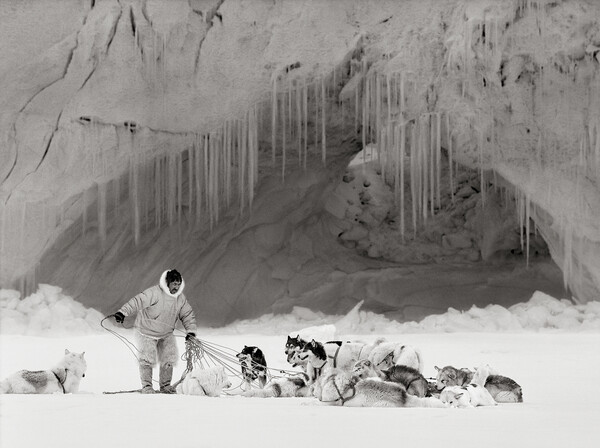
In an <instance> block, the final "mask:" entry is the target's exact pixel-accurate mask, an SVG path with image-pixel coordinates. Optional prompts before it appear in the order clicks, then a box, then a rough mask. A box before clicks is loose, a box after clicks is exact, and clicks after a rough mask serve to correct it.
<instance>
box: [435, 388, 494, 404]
mask: <svg viewBox="0 0 600 448" xmlns="http://www.w3.org/2000/svg"><path fill="white" fill-rule="evenodd" d="M440 400H441V401H442V403H445V404H447V405H448V406H450V407H453V408H473V407H476V406H496V405H497V404H498V403H496V401H495V400H494V398H493V397H492V396H491V395H490V393H489V392H488V390H487V389H486V388H485V387H482V386H479V385H478V384H469V385H467V386H448V387H445V388H444V390H443V391H442V392H441V393H440Z"/></svg>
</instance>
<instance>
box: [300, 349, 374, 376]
mask: <svg viewBox="0 0 600 448" xmlns="http://www.w3.org/2000/svg"><path fill="white" fill-rule="evenodd" d="M382 342H383V339H377V340H376V341H375V342H374V343H373V344H365V343H364V342H351V341H348V342H342V341H329V342H326V343H324V344H322V343H321V342H317V341H315V340H314V339H313V340H312V341H310V342H308V343H307V344H306V345H305V346H304V348H303V349H302V351H301V352H300V355H299V356H308V363H307V365H306V373H307V374H308V376H309V378H310V381H311V382H313V381H314V380H315V379H317V378H318V377H319V375H320V374H321V372H322V371H323V369H325V368H333V369H342V370H348V371H351V370H352V369H353V368H354V364H355V363H356V362H357V361H359V360H361V359H366V358H367V357H368V356H369V354H370V353H372V352H373V351H374V350H376V349H377V348H378V346H379V345H380V344H381V343H382Z"/></svg>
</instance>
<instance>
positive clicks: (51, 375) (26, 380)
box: [0, 350, 87, 394]
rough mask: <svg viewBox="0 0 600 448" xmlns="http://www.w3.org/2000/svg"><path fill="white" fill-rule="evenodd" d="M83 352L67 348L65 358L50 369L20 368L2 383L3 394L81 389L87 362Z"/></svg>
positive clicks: (68, 392) (66, 391)
mask: <svg viewBox="0 0 600 448" xmlns="http://www.w3.org/2000/svg"><path fill="white" fill-rule="evenodd" d="M84 354H85V352H83V353H72V352H70V351H69V350H65V356H64V358H63V359H62V360H61V361H60V362H59V363H58V364H57V365H56V366H55V367H54V368H53V369H50V370H37V371H31V370H19V371H18V372H15V373H13V374H12V375H10V376H9V377H8V378H6V379H5V380H3V381H2V382H1V383H0V393H3V394H55V393H59V394H70V393H76V392H77V391H78V390H79V383H80V382H81V378H83V377H84V376H85V372H86V370H87V363H86V361H85V358H84V357H83V355H84Z"/></svg>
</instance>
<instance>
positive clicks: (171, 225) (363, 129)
mask: <svg viewBox="0 0 600 448" xmlns="http://www.w3.org/2000/svg"><path fill="white" fill-rule="evenodd" d="M0 22H1V23H2V27H0V38H1V39H2V41H3V42H4V43H5V44H3V45H2V47H1V48H0V61H2V62H1V65H0V69H1V70H0V86H1V89H2V92H3V93H2V96H1V97H0V145H1V151H0V204H1V205H0V207H1V210H0V212H1V213H0V226H1V228H0V249H1V257H0V285H1V286H3V287H15V288H20V289H22V290H23V291H26V290H27V289H29V290H32V289H34V287H35V284H36V283H37V282H44V283H51V284H54V285H59V286H61V287H63V288H65V289H66V290H67V291H68V292H69V293H70V294H72V295H73V296H75V297H77V298H78V299H79V300H81V301H83V302H84V303H87V304H88V305H94V306H95V307H97V308H98V309H100V310H102V311H105V312H108V311H111V310H113V309H114V308H115V307H117V305H118V304H120V303H122V302H123V301H124V300H125V299H127V298H129V297H130V296H131V295H133V294H135V293H136V292H138V291H139V290H141V289H143V288H145V287H148V286H150V285H152V284H155V283H156V281H157V279H158V276H159V275H160V273H161V272H162V271H163V270H164V269H166V268H169V267H176V268H177V269H179V270H180V271H181V272H182V273H183V274H184V278H185V279H186V285H187V286H186V289H187V291H186V292H187V295H188V298H189V299H190V301H191V302H192V304H193V306H194V307H195V308H196V309H197V314H198V315H199V316H198V318H199V321H201V322H206V323H213V324H219V323H224V322H228V321H231V320H233V319H236V318H239V317H245V316H252V315H257V314H260V313H261V312H264V311H265V310H269V311H271V310H274V311H278V310H282V311H285V310H286V309H289V308H290V307H291V306H293V305H295V304H300V305H306V306H310V307H313V308H317V309H321V310H323V311H332V310H334V311H335V310H339V309H342V308H346V309H347V308H349V307H351V306H352V305H354V304H355V303H356V302H357V301H358V300H361V299H370V303H371V307H372V308H373V309H375V310H378V311H390V310H392V309H393V310H394V312H395V313H397V317H398V318H399V319H400V320H402V319H409V318H412V317H414V316H415V315H416V314H418V313H419V312H418V311H414V309H415V307H417V308H418V307H419V306H420V307H421V311H420V312H421V313H422V312H424V311H423V309H425V308H427V307H430V309H431V310H435V309H439V308H440V307H441V309H442V310H443V309H445V308H444V306H445V307H446V308H447V307H448V306H449V305H452V306H457V304H463V305H464V304H465V303H467V304H468V303H474V302H475V301H476V300H477V297H476V295H477V291H475V289H476V288H475V289H473V288H471V289H470V290H469V289H466V285H470V284H471V285H473V284H475V285H478V287H480V286H481V285H482V281H481V279H482V278H487V280H485V281H483V284H484V285H485V286H486V287H487V289H485V291H484V292H482V291H479V293H480V294H482V295H484V296H486V297H485V299H482V300H487V301H488V302H493V301H494V299H495V296H494V292H493V291H494V288H493V286H494V282H493V281H492V282H490V280H489V278H490V277H489V276H490V275H492V274H490V272H491V271H494V270H495V271H496V272H500V273H501V274H502V275H504V274H505V273H506V271H505V270H506V269H508V268H507V267H502V265H499V264H498V263H496V264H490V262H491V261H494V260H496V259H495V258H494V256H493V255H494V254H495V253H498V251H499V250H500V249H505V250H508V249H510V248H511V247H514V246H511V245H510V244H508V243H507V241H508V240H509V239H510V238H508V239H507V238H505V237H503V235H506V234H507V229H506V228H505V227H507V226H506V225H505V224H506V223H512V224H511V225H512V228H513V229H517V233H520V238H518V239H520V240H521V241H520V242H519V246H520V247H521V249H522V252H523V255H524V256H525V257H529V255H530V250H531V249H530V248H531V247H532V244H531V239H536V238H537V239H542V240H543V243H544V246H545V247H546V248H547V250H548V251H549V253H550V255H551V257H552V259H553V260H554V262H555V264H556V265H557V266H558V268H560V270H559V271H558V276H559V277H558V281H559V282H560V283H561V284H564V285H565V286H566V287H567V288H568V290H569V291H570V294H572V295H573V296H574V297H575V298H576V300H580V301H584V302H585V301H589V300H597V298H598V291H599V289H600V190H599V181H600V70H599V69H600V2H596V1H593V0H589V1H583V0H579V1H568V0H565V1H560V0H555V1H552V0H539V1H535V0H488V1H485V0H472V1H467V0H447V1H437V0H436V1H433V0H431V1H425V0H413V1H411V0H405V1H397V0H394V1H382V0H372V1H365V0H355V1H352V0H338V1H334V0H332V1H321V0H314V1H308V0H289V1H281V0H273V1H267V0H265V1H259V0H257V1H248V0H247V1H235V0H220V1H208V0H205V1H193V0H189V1H183V0H181V1H178V0H170V1H158V0H156V1H153V0H120V1H114V0H96V1H94V0H91V1H88V2H82V1H81V0H73V1H70V0H52V1H41V0H40V1H29V2H20V1H16V0H9V1H3V2H2V3H1V4H0ZM367 146H368V147H369V148H372V149H373V154H375V155H374V156H373V157H372V159H373V162H372V163H371V164H370V165H369V166H371V167H373V166H376V168H375V169H374V172H375V173H376V176H375V177H377V178H379V179H380V180H381V182H383V184H382V185H383V187H382V189H381V190H378V191H385V190H386V188H387V191H388V193H390V195H391V196H389V197H388V204H392V205H390V206H389V207H387V208H386V209H385V210H386V211H385V213H383V215H382V216H379V217H378V211H377V210H376V209H372V210H365V207H368V205H369V203H370V204H371V205H373V204H375V203H378V202H377V200H375V199H373V197H372V196H373V194H372V193H371V194H370V198H368V199H367V200H365V194H366V193H365V192H364V191H362V192H361V193H360V195H359V196H357V199H356V200H355V199H354V198H352V197H351V195H350V193H348V194H344V192H343V191H340V188H341V189H342V190H343V189H344V188H345V187H344V185H345V184H346V185H351V184H352V182H355V181H353V180H352V179H356V178H357V177H358V178H359V179H360V182H361V184H360V185H362V187H361V186H360V185H358V187H356V188H358V189H361V188H365V185H367V186H368V185H371V184H372V183H373V182H376V179H374V178H372V177H371V178H369V174H368V173H369V171H368V170H367V169H364V168H361V169H360V170H356V169H354V170H352V169H350V168H349V167H348V164H349V162H350V161H351V160H352V158H353V157H354V156H355V155H356V153H357V152H358V151H360V150H361V149H362V148H364V147H367ZM355 183H356V182H355ZM386 185H387V187H386ZM465 189H466V190H465ZM465 191H467V193H465ZM475 194H476V195H475ZM470 197H472V199H469V198H470ZM336 198H337V199H336ZM340 198H341V199H340ZM356 201H358V202H356ZM383 202H385V201H384V200H383V199H381V201H380V202H379V203H378V204H382V203H383ZM349 204H350V205H352V206H353V207H354V209H353V208H352V207H349ZM359 205H360V207H359V208H360V210H356V206H359ZM474 205H476V206H475V207H474ZM361 207H362V208H361ZM378 210H379V212H380V211H381V207H380V208H379V209H378ZM506 210H510V215H511V216H509V217H507V216H508V215H507V212H506ZM367 212H368V213H367ZM459 212H460V213H459ZM367 215H368V219H367ZM371 218H372V219H371ZM390 223H393V224H394V225H393V227H394V237H393V238H390V237H389V232H388V233H387V234H386V235H387V236H382V235H384V234H385V232H383V231H382V230H381V229H382V225H384V224H386V225H388V227H390V226H391V224H390ZM509 227H510V226H509ZM365 229H367V230H365ZM365 231H366V232H367V233H366V234H365ZM361 232H362V233H361ZM469 232H471V233H469ZM473 235H476V236H473ZM477 235H478V236H477ZM513 236H514V235H513ZM540 237H541V238H540ZM426 240H427V244H425V243H424V241H426ZM475 240H476V241H475ZM378 242H379V243H378ZM432 244H434V245H436V247H437V248H436V249H432V247H433V246H432ZM391 248H394V249H393V250H392V249H391ZM513 252H514V250H513ZM407 254H410V257H408V256H407ZM425 255H426V256H425ZM444 260H446V262H444ZM448 260H450V261H451V262H448ZM459 260H463V261H464V262H465V263H467V262H468V263H471V264H470V265H469V267H468V269H465V268H464V265H463V267H462V268H461V269H460V270H457V269H456V263H457V262H458V261H459ZM411 261H412V263H411ZM415 261H418V264H415V263H414V262H415ZM496 261H497V260H496ZM560 271H562V278H561V274H560ZM486 276H487V277H486ZM509 282H510V283H512V284H513V286H514V285H515V283H518V281H516V280H515V278H514V277H512V278H511V279H510V281H509ZM423 285H427V286H428V287H429V289H428V292H427V293H425V292H423V293H422V294H420V293H419V291H421V290H423ZM504 286H506V284H504ZM530 286H531V285H530ZM426 289H427V288H426ZM434 290H435V291H438V293H432V291H434ZM512 294H513V296H514V297H516V296H517V295H515V294H514V291H512ZM407 297H410V300H409V301H408V302H407V300H406V298H407ZM411 307H412V308H411ZM436 307H437V308H436ZM411 309H412V310H413V311H411ZM411 313H412V314H411ZM415 313H416V314H415Z"/></svg>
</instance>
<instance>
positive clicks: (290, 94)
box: [285, 78, 294, 146]
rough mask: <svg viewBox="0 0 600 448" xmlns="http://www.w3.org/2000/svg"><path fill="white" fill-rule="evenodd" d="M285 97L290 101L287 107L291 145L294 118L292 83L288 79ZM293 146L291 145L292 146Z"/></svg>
mask: <svg viewBox="0 0 600 448" xmlns="http://www.w3.org/2000/svg"><path fill="white" fill-rule="evenodd" d="M285 95H286V96H287V98H288V100H287V106H288V114H287V115H288V129H289V130H290V143H291V141H292V140H293V139H294V135H293V134H294V126H293V125H294V117H293V116H292V111H293V108H292V98H293V95H292V81H291V80H290V79H289V78H288V83H287V91H286V92H285ZM290 146H291V145H290Z"/></svg>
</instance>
